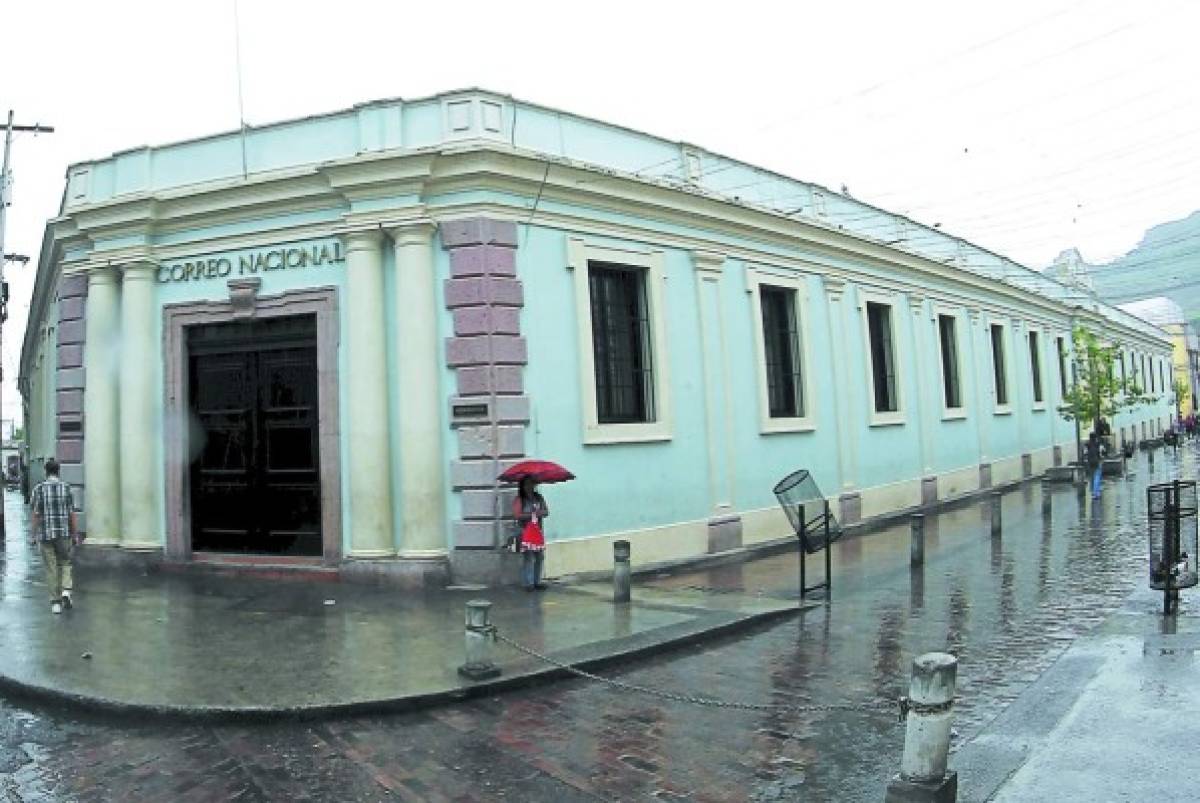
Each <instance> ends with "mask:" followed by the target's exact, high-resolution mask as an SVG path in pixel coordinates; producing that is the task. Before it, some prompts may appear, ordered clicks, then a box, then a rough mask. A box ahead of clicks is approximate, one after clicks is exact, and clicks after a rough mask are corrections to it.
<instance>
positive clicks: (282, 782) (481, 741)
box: [0, 450, 1197, 801]
mask: <svg viewBox="0 0 1200 803" xmlns="http://www.w3.org/2000/svg"><path fill="white" fill-rule="evenodd" d="M1131 466H1132V467H1133V468H1134V469H1135V470H1136V471H1137V474H1136V476H1133V477H1131V478H1128V479H1113V480H1110V481H1108V482H1106V485H1105V489H1104V495H1103V497H1102V499H1101V500H1099V502H1098V503H1096V504H1093V503H1092V502H1091V500H1090V499H1085V500H1083V503H1082V505H1081V502H1080V499H1079V497H1078V496H1077V495H1076V493H1075V492H1074V490H1073V489H1072V488H1070V487H1062V488H1058V489H1055V490H1054V492H1053V493H1054V508H1053V514H1052V517H1051V519H1050V521H1049V522H1046V521H1045V520H1043V518H1042V516H1041V491H1040V489H1038V488H1036V487H1030V486H1027V487H1025V488H1024V489H1019V490H1016V491H1013V492H1010V493H1007V494H1006V495H1005V497H1004V502H1003V505H1004V507H1003V513H1004V523H1005V530H1004V534H1003V537H1002V538H1001V539H1000V540H998V541H997V540H994V539H992V538H991V537H990V536H989V534H988V529H987V521H988V520H987V511H986V504H983V503H981V504H971V505H967V506H963V507H960V508H958V509H955V510H951V511H948V512H946V513H943V514H941V515H936V516H929V517H927V525H926V565H925V566H924V567H923V569H919V570H910V568H909V565H908V526H907V523H902V524H900V525H897V526H896V527H893V528H891V529H889V530H887V531H885V532H881V533H879V534H875V535H871V536H866V537H861V538H852V539H848V540H846V541H844V542H842V543H840V544H838V545H837V546H836V547H835V552H834V590H833V602H832V604H831V605H829V606H826V607H821V608H818V609H815V610H810V611H807V612H805V613H804V614H802V615H801V616H800V617H799V618H797V619H796V620H790V621H785V622H783V623H781V624H777V625H774V626H771V627H769V628H765V629H761V630H759V631H756V632H753V633H750V634H748V635H743V636H740V637H734V638H729V639H726V640H723V641H719V642H709V643H705V644H702V645H700V646H694V647H689V648H686V649H683V650H680V651H677V652H674V653H670V654H667V655H664V656H661V657H659V658H657V659H655V660H652V661H648V662H642V663H638V664H636V665H634V666H631V667H629V668H628V669H626V670H625V671H622V672H615V673H613V674H615V675H618V676H619V677H621V678H622V679H624V680H628V681H631V682H634V683H638V684H644V685H650V686H658V687H662V688H666V689H671V690H674V691H682V692H688V693H698V694H704V695H708V696H717V697H723V698H728V699H735V700H746V701H752V702H776V703H793V704H801V703H806V702H813V703H822V702H841V703H847V702H849V703H854V702H868V701H878V700H880V699H886V700H891V699H894V698H895V697H896V696H897V695H899V694H901V693H902V692H903V691H904V690H905V687H906V686H907V680H908V667H909V663H910V661H911V659H912V658H913V657H914V656H915V655H917V654H919V653H922V652H926V651H930V650H945V651H948V652H952V653H954V654H955V655H957V656H958V657H959V660H960V668H959V704H958V707H957V713H956V719H955V727H956V730H957V732H958V736H957V738H956V744H962V743H964V742H965V741H966V740H968V739H969V738H970V737H971V736H972V735H973V734H975V733H977V732H978V731H979V730H980V729H981V728H982V727H983V726H984V725H986V724H987V723H988V722H989V721H990V720H991V719H992V718H993V717H995V716H996V715H997V714H998V713H999V712H1000V711H1001V710H1003V708H1004V707H1005V706H1006V705H1007V704H1008V703H1009V702H1010V701H1012V700H1013V699H1014V698H1015V697H1016V696H1017V695H1018V694H1020V693H1021V691H1022V690H1023V689H1025V688H1026V687H1027V686H1028V685H1029V684H1030V683H1031V682H1032V681H1033V680H1034V679H1036V678H1037V677H1038V675H1039V674H1040V673H1041V672H1042V671H1043V670H1045V669H1046V668H1047V667H1048V666H1050V665H1051V664H1052V663H1053V662H1054V661H1055V660H1056V658H1057V657H1058V656H1059V655H1061V654H1062V652H1063V651H1064V650H1065V649H1066V647H1067V646H1068V645H1069V644H1070V642H1071V641H1072V640H1073V639H1075V638H1076V637H1077V636H1079V635H1080V634H1082V633H1085V632H1087V631H1089V630H1090V629H1092V628H1094V627H1095V626H1096V625H1097V624H1099V623H1100V622H1102V621H1104V620H1105V619H1106V618H1107V617H1108V616H1109V615H1110V614H1111V613H1113V612H1114V611H1116V610H1117V609H1118V608H1120V606H1121V604H1122V602H1123V600H1124V599H1125V598H1126V597H1127V596H1128V595H1129V593H1130V592H1131V591H1133V590H1134V589H1135V588H1138V587H1140V586H1142V585H1144V584H1145V582H1146V566H1145V564H1146V529H1145V522H1144V518H1145V486H1146V484H1147V479H1148V476H1149V474H1148V469H1147V466H1146V461H1145V457H1144V456H1139V458H1138V459H1137V460H1136V461H1135V462H1134V463H1131ZM1175 472H1180V473H1181V475H1182V476H1187V477H1194V476H1195V460H1194V457H1193V455H1192V454H1191V453H1190V451H1187V450H1181V452H1180V456H1179V458H1178V459H1177V458H1175V457H1174V456H1172V455H1170V454H1168V453H1164V452H1160V453H1159V454H1158V455H1157V460H1156V461H1155V469H1154V474H1153V476H1154V479H1155V480H1156V481H1158V480H1162V479H1167V478H1169V477H1171V476H1173V475H1174V474H1175ZM10 507H15V506H10ZM9 548H10V550H12V548H13V545H12V543H11V541H10V544H9ZM18 562H20V561H18V560H16V559H15V554H12V553H10V556H9V560H8V561H6V562H5V566H4V572H3V575H2V576H3V577H4V583H5V586H6V588H7V585H8V584H9V583H11V582H22V581H23V580H22V579H21V577H22V575H21V573H22V569H20V568H17V567H14V566H13V564H14V563H18ZM810 569H811V565H810ZM817 571H818V573H819V571H820V569H819V562H818V570H817ZM796 574H797V559H796V556H795V555H794V554H787V555H779V556H775V557H772V558H768V559H763V560H758V561H754V562H751V563H747V564H742V565H732V566H723V567H719V568H716V569H712V570H709V571H705V572H692V573H680V574H677V575H673V576H669V577H660V578H657V579H655V580H653V581H652V582H651V584H652V585H655V586H661V587H674V588H689V587H690V588H706V589H737V590H745V591H747V592H750V593H754V592H763V593H765V594H779V595H783V594H792V595H794V594H795V590H796V582H797V581H796ZM5 593H7V591H6V592H5ZM635 593H636V589H635ZM1183 604H1184V607H1185V608H1187V607H1188V606H1189V605H1196V604H1197V603H1196V602H1193V601H1192V600H1189V599H1188V598H1187V597H1186V596H1185V599H1184V603H1183ZM0 737H2V738H0V800H3V799H4V793H8V794H10V795H14V796H15V795H18V794H19V795H20V797H15V798H14V799H20V800H59V799H79V800H109V799H137V800H216V799H227V798H233V797H237V796H238V795H241V797H237V799H245V800H283V799H315V800H355V801H357V800H385V799H413V800H418V799H432V800H456V799H461V800H474V799H510V800H555V801H560V800H561V801H566V800H633V799H657V800H695V801H727V800H735V801H736V800H753V801H759V800H763V801H766V800H816V801H825V800H829V801H854V800H878V799H880V797H881V795H882V790H883V788H884V785H885V784H886V781H887V778H888V777H889V776H890V774H891V773H892V772H894V771H895V770H896V768H897V766H898V763H899V756H900V750H901V746H902V739H903V735H902V730H901V729H900V728H899V727H898V726H897V724H896V718H895V717H894V716H893V715H890V714H886V713H879V712H867V711H864V712H836V713H820V714H814V715H804V716H794V715H784V714H781V713H778V712H768V713H760V712H742V711H729V710H715V709H711V708H704V707H699V706H695V705H686V704H681V703H666V702H662V701H658V700H655V699H651V698H643V697H631V696H628V695H621V694H618V693H614V692H613V691H610V690H609V689H607V688H605V687H603V686H600V685H596V684H594V683H591V682H588V681H571V682H562V683H557V684H553V685H550V686H547V687H544V688H538V689H530V690H526V691H523V692H519V693H513V694H508V695H504V696H501V697H496V698H486V699H481V700H475V701H469V702H465V703H462V704H459V705H456V706H453V707H448V708H442V709H435V710H431V711H427V712H423V713H417V714H409V715H402V716H390V717H359V718H352V719H343V720H335V721H329V722H323V723H294V724H275V725H269V726H232V725H231V726H219V727H201V726H167V725H137V724H131V723H108V722H100V721H96V720H92V719H88V720H80V719H75V718H72V717H71V716H69V715H64V714H61V713H55V712H46V711H39V712H34V713H30V712H28V711H23V710H22V709H20V708H19V707H16V706H13V705H4V706H0ZM952 761H953V759H952Z"/></svg>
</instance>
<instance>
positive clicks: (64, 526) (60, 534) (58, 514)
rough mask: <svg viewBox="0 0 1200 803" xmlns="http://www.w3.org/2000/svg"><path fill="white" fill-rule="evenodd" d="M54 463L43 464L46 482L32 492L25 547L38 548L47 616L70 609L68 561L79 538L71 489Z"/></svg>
mask: <svg viewBox="0 0 1200 803" xmlns="http://www.w3.org/2000/svg"><path fill="white" fill-rule="evenodd" d="M58 472H59V468H58V461H57V460H55V459H54V458H50V459H49V460H47V461H46V480H45V481H44V482H40V483H38V485H37V487H35V488H34V489H33V493H32V495H31V499H30V506H31V507H32V508H33V528H32V529H31V530H30V533H29V545H30V546H34V545H40V547H41V552H42V565H43V566H44V567H45V569H46V587H47V589H48V590H49V592H50V612H51V613H62V612H63V610H64V609H66V610H70V609H71V608H72V607H74V604H75V603H74V600H73V599H72V598H71V594H72V592H73V590H74V588H73V586H74V584H73V580H74V576H73V571H72V568H73V567H72V565H71V563H72V559H73V558H74V552H75V547H76V546H78V545H79V543H80V541H81V540H82V536H80V534H79V522H78V519H77V518H76V514H75V498H74V496H73V495H72V493H71V486H70V485H68V484H67V483H65V482H63V481H62V479H61V478H60V477H59V476H58Z"/></svg>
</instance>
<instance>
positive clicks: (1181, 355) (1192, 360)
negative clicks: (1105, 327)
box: [1119, 296, 1200, 416]
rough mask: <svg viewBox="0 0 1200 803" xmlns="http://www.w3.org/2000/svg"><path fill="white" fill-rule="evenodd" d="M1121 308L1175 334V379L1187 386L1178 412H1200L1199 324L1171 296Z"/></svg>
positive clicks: (1172, 338) (1145, 299) (1172, 347)
mask: <svg viewBox="0 0 1200 803" xmlns="http://www.w3.org/2000/svg"><path fill="white" fill-rule="evenodd" d="M1119 306H1120V308H1121V309H1123V310H1125V311H1126V312H1128V313H1130V314H1131V315H1136V316H1138V317H1139V318H1141V319H1142V320H1145V321H1149V322H1150V323H1152V324H1154V325H1155V326H1157V327H1159V328H1160V329H1162V330H1163V331H1164V332H1166V333H1167V335H1168V336H1169V337H1170V338H1171V365H1172V376H1173V379H1174V380H1175V381H1177V382H1179V383H1181V384H1182V385H1183V387H1185V388H1187V390H1188V392H1187V394H1186V398H1185V399H1184V400H1183V401H1182V402H1181V403H1180V404H1179V405H1178V414H1179V415H1182V416H1186V415H1189V414H1194V413H1195V412H1196V391H1197V390H1200V374H1198V373H1197V366H1200V339H1198V338H1197V337H1196V327H1195V326H1193V325H1192V323H1191V322H1190V321H1189V320H1188V318H1187V316H1186V314H1185V313H1184V311H1183V308H1182V307H1181V306H1179V305H1178V304H1176V303H1175V302H1174V301H1172V300H1171V299H1169V298H1166V297H1164V296H1156V297H1154V298H1144V299H1142V300H1141V301H1131V302H1129V303H1128V304H1121V305H1119Z"/></svg>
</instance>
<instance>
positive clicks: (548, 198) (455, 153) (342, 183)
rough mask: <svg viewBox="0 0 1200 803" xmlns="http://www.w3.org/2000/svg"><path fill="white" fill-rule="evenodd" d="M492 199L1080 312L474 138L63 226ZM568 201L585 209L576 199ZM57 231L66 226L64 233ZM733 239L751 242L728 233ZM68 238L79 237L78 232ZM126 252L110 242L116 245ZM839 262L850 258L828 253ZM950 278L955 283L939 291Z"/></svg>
mask: <svg viewBox="0 0 1200 803" xmlns="http://www.w3.org/2000/svg"><path fill="white" fill-rule="evenodd" d="M547 166H549V169H547ZM464 189H472V190H477V191H496V192H501V193H511V194H514V195H516V196H523V197H530V198H531V197H534V196H535V195H537V194H540V197H541V204H540V205H539V207H540V208H538V209H537V211H536V213H535V215H534V213H533V212H532V210H531V209H530V208H528V207H525V206H523V205H518V202H517V201H516V200H514V202H513V204H511V205H506V204H503V203H495V204H479V203H478V202H473V201H458V200H452V199H446V200H442V199H440V198H439V196H446V195H449V194H450V193H453V192H455V191H458V190H464ZM398 195H411V196H416V197H420V198H423V199H424V200H425V203H426V204H427V205H428V207H429V209H428V211H427V212H425V211H424V210H422V211H421V212H419V213H414V212H413V211H411V210H410V209H409V208H405V207H401V208H396V207H393V208H390V209H388V208H386V207H383V208H380V209H372V210H371V211H361V212H360V211H347V207H348V206H351V207H352V205H353V202H355V201H360V200H363V199H370V198H385V197H387V196H398ZM481 208H487V209H488V210H489V211H490V213H492V214H495V215H496V216H498V217H502V218H505V219H511V220H516V221H521V222H524V221H527V220H529V219H530V218H531V217H533V216H535V217H536V221H537V222H538V223H539V224H542V225H547V226H550V227H558V228H564V229H569V230H574V231H580V232H585V233H599V234H602V235H604V236H612V237H617V238H623V239H636V240H640V241H645V242H650V243H654V244H657V245H670V246H676V247H680V248H683V249H686V250H691V251H702V252H711V251H713V250H715V249H719V250H720V251H721V252H723V253H725V254H726V255H727V256H728V257H729V258H731V259H742V260H746V261H750V262H754V263H756V264H762V265H765V266H775V267H782V268H787V269H795V268H796V266H797V265H800V264H808V265H810V266H812V267H816V268H817V269H818V270H819V272H820V273H821V274H822V275H834V276H838V277H841V278H842V279H843V280H844V279H852V280H854V281H856V282H858V283H862V284H864V285H869V286H878V287H887V288H888V289H889V290H892V291H899V292H912V291H919V292H922V293H923V294H925V295H927V296H928V297H929V298H935V299H939V300H942V299H945V300H946V301H948V302H949V303H960V304H963V303H976V304H978V303H980V302H978V301H975V300H972V299H970V298H969V297H970V296H982V297H983V298H985V299H988V302H986V303H985V304H984V306H985V307H987V308H989V309H990V308H992V307H995V309H996V310H997V312H999V311H1001V310H1004V311H1006V312H1007V313H1008V314H1010V315H1011V314H1012V309H1013V308H1017V309H1021V310H1022V311H1023V312H1024V313H1025V314H1026V315H1027V317H1028V319H1029V320H1031V321H1041V322H1043V323H1045V322H1047V321H1054V322H1061V321H1062V319H1064V318H1068V317H1069V316H1070V315H1071V314H1072V310H1071V308H1070V307H1068V306H1066V305H1065V304H1063V303H1062V302H1058V301H1054V300H1051V299H1047V298H1045V297H1044V296H1041V295H1039V294H1037V293H1036V292H1032V291H1030V290H1026V289H1023V288H1021V287H1019V286H1016V285H1012V284H1006V283H1001V282H998V281H995V280H992V279H988V278H986V277H984V276H981V275H977V274H973V273H970V272H968V271H965V270H963V269H961V268H957V267H953V266H950V265H946V264H944V263H942V262H939V261H937V260H933V259H928V258H925V257H922V256H919V255H916V254H913V253H911V252H908V251H904V250H901V249H897V248H895V247H891V246H888V245H886V244H883V243H878V242H875V241H873V240H870V239H865V238H863V237H861V236H859V235H855V234H853V233H851V232H848V231H842V230H838V229H835V228H833V227H831V226H825V225H822V224H819V223H817V222H816V221H811V220H797V219H793V218H788V217H785V216H783V215H781V214H778V213H774V212H769V211H766V210H763V209H759V208H755V207H753V206H750V205H747V204H743V203H738V202H734V201H730V200H729V199H727V198H723V197H717V196H714V195H711V194H709V193H706V192H703V191H699V190H696V189H695V188H688V187H684V186H677V185H668V184H665V183H659V182H652V181H645V180H642V179H639V178H635V177H632V176H625V175H619V174H615V173H613V172H611V171H604V170H602V169H598V168H596V167H594V166H588V165H583V164H580V163H575V162H571V161H568V160H562V159H555V158H552V157H551V158H547V157H545V156H544V155H542V154H532V153H527V152H522V151H514V150H513V149H511V148H509V147H507V146H502V145H498V144H494V143H493V144H485V143H479V142H472V143H471V144H470V145H462V144H459V145H456V146H450V147H443V148H441V149H440V150H432V149H427V150H422V151H411V150H402V151H390V152H387V151H385V152H374V153H371V154H365V155H361V156H356V157H352V158H348V159H345V160H342V161H339V162H334V163H328V164H325V165H322V166H319V167H310V168H306V169H291V170H282V171H278V172H276V173H273V174H269V175H263V176H255V177H252V178H251V179H250V180H248V181H247V180H241V179H240V178H239V179H236V180H235V179H223V180H221V181H219V182H210V183H208V184H205V185H201V186H193V187H189V188H179V189H174V190H172V191H170V192H164V193H161V194H155V195H153V196H148V195H139V196H130V197H127V198H122V199H119V200H114V201H112V202H108V203H104V204H96V205H92V206H87V207H78V208H75V209H74V210H72V212H71V213H70V214H69V215H68V216H66V218H65V219H64V222H63V223H62V225H63V226H64V229H63V231H64V233H65V232H66V230H67V228H70V229H72V230H73V231H74V233H73V234H72V235H71V236H72V237H75V238H78V239H75V240H73V242H86V241H87V240H89V239H90V240H93V241H94V240H95V239H97V238H98V237H100V236H101V235H103V236H107V237H114V236H117V235H121V234H125V235H130V234H133V235H145V236H146V237H147V238H150V237H152V236H154V235H155V234H158V233H167V232H171V233H176V232H180V231H185V230H188V229H201V228H207V227H212V226H218V225H227V224H231V223H240V222H248V221H251V220H253V219H255V218H259V217H270V216H278V215H281V214H283V213H288V212H296V211H308V210H318V209H330V210H340V211H341V214H340V215H339V216H338V218H337V219H336V220H331V221H329V222H328V223H309V224H304V225H302V226H280V227H278V228H277V229H275V230H273V231H269V232H256V233H254V234H253V235H232V234H231V235H223V236H220V237H212V238H207V239H205V240H203V241H196V242H189V243H178V244H172V245H170V246H159V247H158V248H157V249H156V250H157V251H158V252H160V253H161V254H162V255H163V256H164V257H166V256H168V255H170V257H174V256H175V255H185V254H194V253H202V252H211V251H216V250H221V249H223V248H229V247H234V244H235V243H246V242H260V243H265V242H278V241H279V240H281V239H304V238H310V237H320V236H333V235H335V234H338V233H344V232H346V231H351V230H357V229H360V228H370V227H378V228H392V227H395V226H398V225H406V222H407V220H408V219H409V217H410V216H413V215H424V216H426V219H429V220H433V221H437V220H446V219H453V218H455V217H461V216H463V215H465V214H470V213H471V212H472V211H473V210H477V209H481ZM567 209H571V210H572V211H564V210H567ZM575 210H577V211H575ZM597 211H606V212H612V213H617V214H621V215H623V216H627V217H628V218H629V219H630V222H628V223H621V224H617V223H609V222H606V221H604V220H603V219H601V217H600V216H598V215H596V212H597ZM664 226H674V227H677V228H678V231H677V232H668V231H664V230H663V228H664ZM57 231H58V224H56V237H57ZM682 232H694V233H682ZM84 238H86V239H84ZM720 238H730V239H737V240H740V241H742V242H739V243H728V242H721V241H720ZM62 242H64V243H66V242H67V240H66V238H65V237H64V238H63V240H62ZM801 251H803V252H804V253H803V254H801V253H800V252H801ZM787 252H793V253H787ZM113 253H115V252H111V251H110V252H106V256H108V255H110V254H113ZM835 260H836V261H838V262H841V263H844V264H827V263H828V262H831V261H835ZM881 274H882V275H881ZM930 285H933V287H930ZM939 285H941V286H945V287H947V288H948V290H947V291H942V290H939V289H937V287H938V286H939ZM955 290H961V292H962V295H963V296H964V298H959V299H956V296H957V295H958V294H957V293H956V292H955ZM1093 316H1094V317H1095V318H1096V319H1098V320H1097V322H1098V323H1099V322H1100V321H1102V322H1103V323H1102V326H1103V328H1104V329H1115V330H1117V331H1122V332H1124V333H1126V334H1128V335H1129V336H1130V337H1135V338H1137V339H1139V340H1141V339H1145V340H1146V341H1147V342H1150V340H1151V338H1150V336H1148V335H1146V334H1144V333H1141V332H1138V331H1137V330H1134V329H1130V328H1128V327H1127V326H1124V325H1122V324H1120V323H1118V322H1115V321H1111V320H1108V319H1105V318H1103V317H1102V316H1099V315H1097V314H1095V313H1093ZM1047 325H1049V324H1047Z"/></svg>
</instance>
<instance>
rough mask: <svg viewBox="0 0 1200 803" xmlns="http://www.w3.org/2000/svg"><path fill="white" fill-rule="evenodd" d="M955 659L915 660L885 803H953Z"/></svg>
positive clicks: (942, 655)
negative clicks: (899, 754) (900, 746)
mask: <svg viewBox="0 0 1200 803" xmlns="http://www.w3.org/2000/svg"><path fill="white" fill-rule="evenodd" d="M957 675H958V659H957V658H955V657H954V656H953V655H949V654H947V653H942V652H931V653H926V654H924V655H921V656H918V657H917V658H915V659H914V660H913V663H912V682H911V683H910V684H909V691H908V699H907V701H906V702H905V703H903V704H902V710H904V711H905V713H906V715H907V717H908V722H907V725H906V726H905V731H904V756H903V758H902V759H901V760H900V772H899V773H898V774H897V775H895V776H893V777H892V780H891V781H890V782H889V783H888V786H887V793H886V795H885V796H884V801H885V803H901V802H903V803H914V801H928V803H935V802H936V803H942V801H947V802H948V803H953V801H954V800H955V799H956V798H957V797H958V773H955V772H947V771H946V764H947V761H948V757H949V754H950V724H951V720H952V718H953V715H954V692H955V685H956V682H957Z"/></svg>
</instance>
